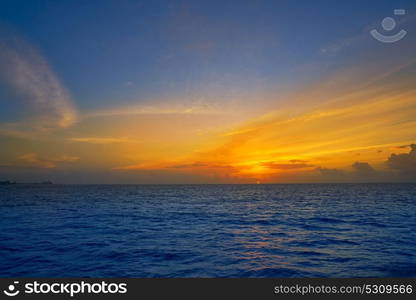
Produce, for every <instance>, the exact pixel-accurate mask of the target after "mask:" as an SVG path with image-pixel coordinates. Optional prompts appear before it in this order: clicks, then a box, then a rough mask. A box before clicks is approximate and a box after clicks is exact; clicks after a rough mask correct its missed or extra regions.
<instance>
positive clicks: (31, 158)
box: [2, 152, 79, 169]
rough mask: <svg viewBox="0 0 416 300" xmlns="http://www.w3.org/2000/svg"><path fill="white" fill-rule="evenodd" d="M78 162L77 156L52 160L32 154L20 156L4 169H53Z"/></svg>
mask: <svg viewBox="0 0 416 300" xmlns="http://www.w3.org/2000/svg"><path fill="white" fill-rule="evenodd" d="M78 160H79V157H77V156H71V155H61V156H57V157H52V158H44V157H41V156H40V155H39V154H38V153H34V152H30V153H25V154H22V155H19V156H18V157H17V158H16V159H15V160H14V161H13V162H12V163H10V164H7V165H2V167H18V168H41V169H52V168H56V167H58V166H60V165H62V164H65V163H73V162H76V161H78Z"/></svg>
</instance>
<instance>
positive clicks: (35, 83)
mask: <svg viewBox="0 0 416 300" xmlns="http://www.w3.org/2000/svg"><path fill="white" fill-rule="evenodd" d="M0 81H1V83H2V84H3V85H4V86H5V87H6V88H7V89H9V90H10V94H13V95H14V96H13V97H11V98H12V99H13V100H14V101H16V99H19V100H21V101H23V103H24V104H25V107H24V108H23V109H24V110H27V111H26V113H28V114H30V118H29V120H16V122H14V123H11V124H10V123H9V124H7V125H6V124H4V126H2V127H3V129H4V128H9V129H10V130H11V131H13V130H17V131H33V130H34V131H44V130H50V129H55V128H65V127H68V126H70V125H72V124H73V123H74V122H75V121H76V120H77V112H76V109H75V107H74V105H73V103H72V100H71V97H70V95H69V93H68V91H67V90H66V89H65V88H64V86H63V85H62V84H61V83H60V81H59V79H58V78H57V76H56V75H55V73H54V72H53V71H52V69H51V67H50V66H49V64H48V62H47V61H46V59H45V58H43V57H42V56H41V55H40V54H39V52H38V51H37V50H36V49H35V48H34V47H32V46H31V45H29V44H28V43H26V42H24V41H22V40H19V39H17V38H15V37H14V38H12V39H10V38H5V39H4V40H3V42H0ZM13 100H11V101H13Z"/></svg>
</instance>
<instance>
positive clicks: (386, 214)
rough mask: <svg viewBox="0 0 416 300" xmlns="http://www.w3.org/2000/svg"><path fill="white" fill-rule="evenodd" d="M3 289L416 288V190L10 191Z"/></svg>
mask: <svg viewBox="0 0 416 300" xmlns="http://www.w3.org/2000/svg"><path fill="white" fill-rule="evenodd" d="M0 229H1V230H0V277H140V278H142V277H179V278H183V277H198V278H199V277H203V278H207V277H232V278H236V277H262V278H265V277H273V278H277V277H415V276H416V184H270V185H267V184H257V185H59V184H33V185H26V184H11V185H1V186H0Z"/></svg>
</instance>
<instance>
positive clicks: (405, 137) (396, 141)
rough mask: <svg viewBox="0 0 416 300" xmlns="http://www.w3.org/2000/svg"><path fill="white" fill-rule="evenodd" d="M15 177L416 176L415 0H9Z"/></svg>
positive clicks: (7, 101)
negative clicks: (393, 38) (388, 21)
mask: <svg viewBox="0 0 416 300" xmlns="http://www.w3.org/2000/svg"><path fill="white" fill-rule="evenodd" d="M341 2H342V3H341ZM394 9H405V10H406V14H405V15H399V16H395V15H394V14H393V10H394ZM385 17H392V18H394V19H395V21H396V23H397V24H396V28H394V29H393V30H392V31H391V32H387V31H386V30H383V28H382V27H381V21H382V20H383V18H385ZM372 29H377V30H378V31H380V32H381V33H383V34H386V35H392V34H395V33H397V32H398V31H400V30H401V29H404V30H406V31H407V35H406V36H405V37H404V38H403V39H402V40H400V41H398V42H395V43H381V42H379V41H377V40H375V39H374V38H373V37H372V36H371V35H370V34H369V32H370V30H372ZM1 180H13V181H19V182H34V181H43V180H52V181H53V182H56V183H297V182H302V183H303V182H306V183H308V182H391V181H392V182H409V181H413V182H414V181H416V2H415V1H414V0H409V1H401V0H398V1H365V2H363V1H306V0H305V1H272V0H270V1H244V0H240V1H198V0H197V1H133V0H131V1H123V0H122V1H41V0H39V1H22V0H13V1H11V0H2V1H1V2H0V181H1Z"/></svg>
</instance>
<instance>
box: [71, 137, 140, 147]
mask: <svg viewBox="0 0 416 300" xmlns="http://www.w3.org/2000/svg"><path fill="white" fill-rule="evenodd" d="M69 141H71V142H78V143H88V144H99V145H100V144H102V145H105V144H118V143H138V142H139V140H137V139H132V138H128V137H120V138H113V137H74V138H70V139H69Z"/></svg>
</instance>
